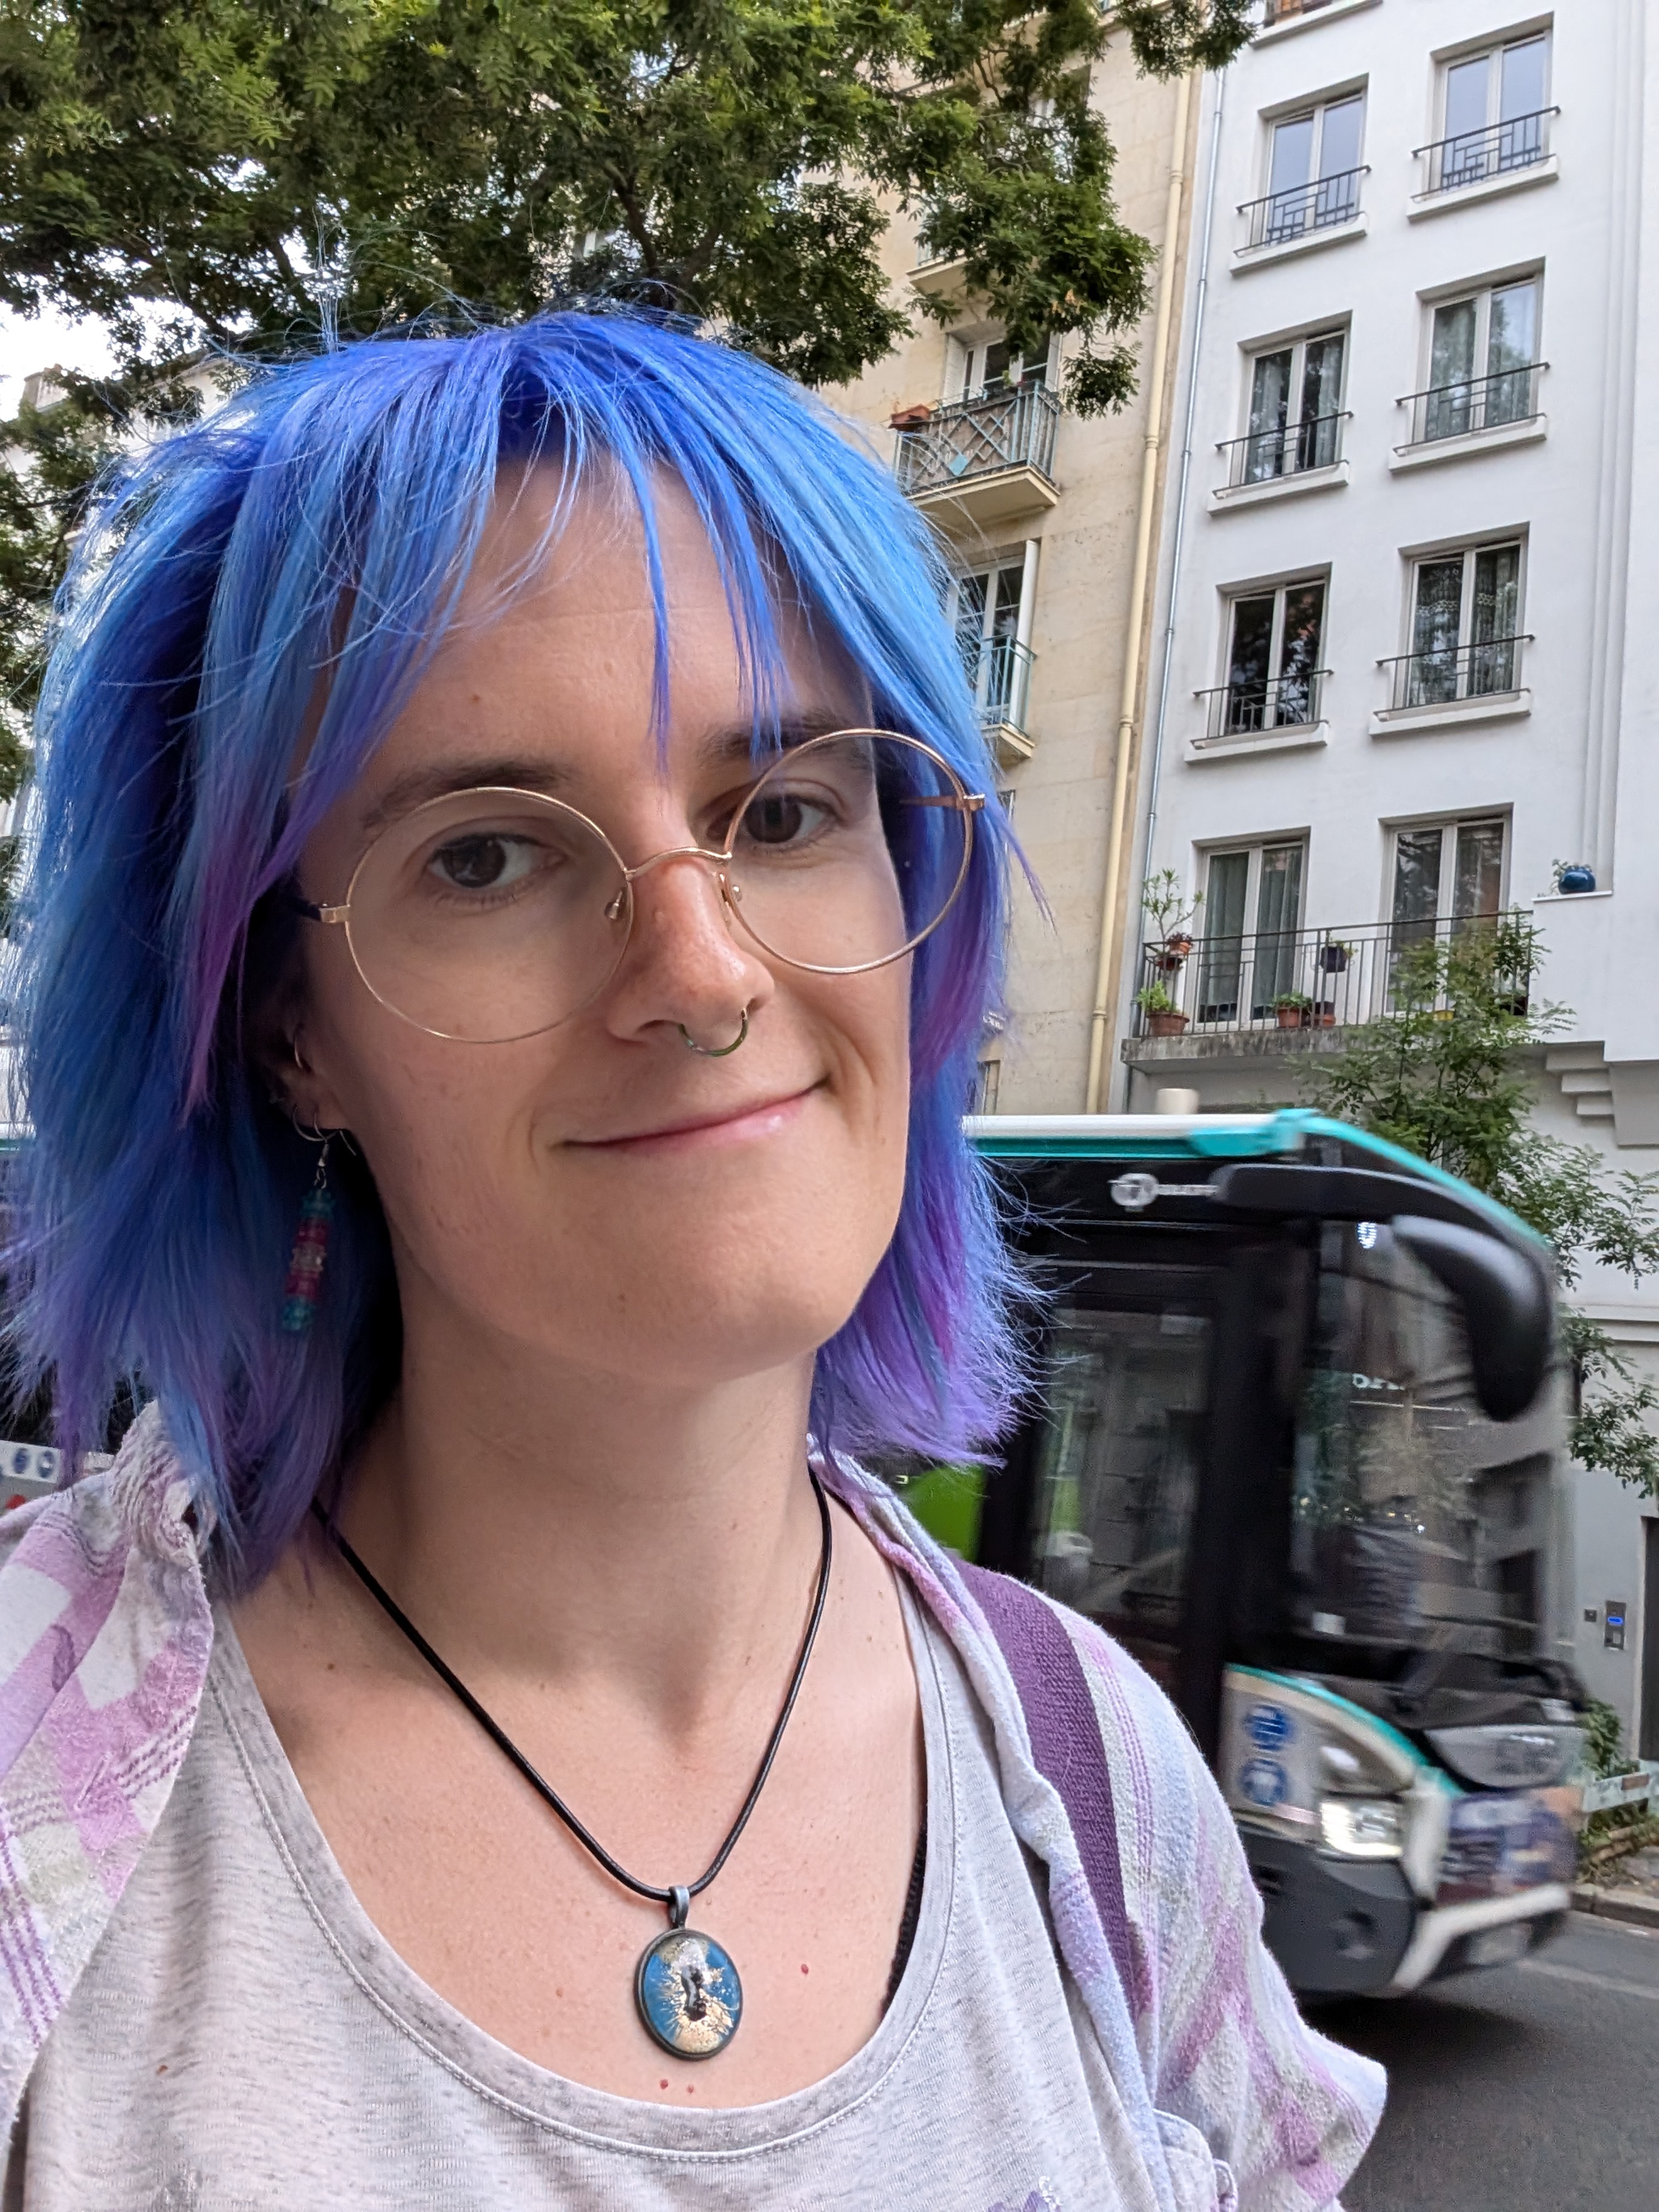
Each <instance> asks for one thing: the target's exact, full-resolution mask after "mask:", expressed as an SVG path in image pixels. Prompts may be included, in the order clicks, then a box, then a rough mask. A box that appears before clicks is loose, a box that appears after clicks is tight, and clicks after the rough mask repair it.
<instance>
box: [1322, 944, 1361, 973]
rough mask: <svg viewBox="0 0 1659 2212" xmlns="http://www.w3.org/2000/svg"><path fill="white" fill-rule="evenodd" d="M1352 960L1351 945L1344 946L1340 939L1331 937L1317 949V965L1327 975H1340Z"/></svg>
mask: <svg viewBox="0 0 1659 2212" xmlns="http://www.w3.org/2000/svg"><path fill="white" fill-rule="evenodd" d="M1352 958H1353V947H1352V945H1344V944H1343V942H1342V940H1341V939H1340V937H1333V938H1332V939H1330V940H1329V941H1328V943H1327V944H1324V945H1321V946H1320V948H1319V964H1320V966H1321V968H1322V969H1324V971H1325V973H1326V975H1342V974H1344V973H1345V972H1346V969H1347V965H1348V963H1349V961H1351V960H1352Z"/></svg>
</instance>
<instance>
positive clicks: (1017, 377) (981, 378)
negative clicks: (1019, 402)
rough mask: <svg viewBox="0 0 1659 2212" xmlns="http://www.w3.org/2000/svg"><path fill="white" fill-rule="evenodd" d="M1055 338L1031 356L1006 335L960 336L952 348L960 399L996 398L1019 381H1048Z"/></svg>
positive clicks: (954, 380)
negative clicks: (1015, 346) (1015, 345)
mask: <svg viewBox="0 0 1659 2212" xmlns="http://www.w3.org/2000/svg"><path fill="white" fill-rule="evenodd" d="M1053 343H1054V342H1053V340H1052V339H1050V340H1049V341H1048V343H1046V344H1045V345H1043V346H1042V348H1041V349H1039V350H1038V351H1037V352H1036V353H1034V354H1031V355H1030V356H1026V355H1024V354H1018V353H1016V352H1015V351H1014V349H1013V348H1012V346H1011V345H1010V344H1009V343H1008V341H1007V339H1006V338H989V337H987V338H976V339H972V340H969V339H965V338H959V339H957V340H956V341H955V343H954V344H953V346H952V349H951V380H952V383H953V386H955V387H956V388H955V389H953V391H952V392H951V398H956V399H994V398H998V397H999V396H1000V394H1001V393H1003V392H1012V390H1013V388H1014V386H1016V385H1017V384H1047V382H1048V365H1049V355H1050V353H1051V352H1052V350H1053Z"/></svg>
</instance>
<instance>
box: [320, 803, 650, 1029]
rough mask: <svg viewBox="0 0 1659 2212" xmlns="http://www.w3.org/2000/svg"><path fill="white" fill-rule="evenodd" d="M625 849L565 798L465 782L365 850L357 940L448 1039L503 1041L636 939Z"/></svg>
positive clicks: (538, 1021) (607, 972)
mask: <svg viewBox="0 0 1659 2212" xmlns="http://www.w3.org/2000/svg"><path fill="white" fill-rule="evenodd" d="M628 914H629V895H628V885H627V881H626V878H624V877H623V872H622V870H621V868H620V866H618V864H617V858H616V855H615V854H613V853H612V852H611V848H610V847H609V846H608V845H607V844H606V843H605V840H604V838H603V837H601V836H599V832H598V830H596V829H594V828H593V826H592V823H589V822H587V821H586V820H584V819H583V817H581V816H580V814H575V813H573V812H572V811H571V810H570V809H569V808H568V807H567V806H562V805H560V804H559V802H558V800H557V799H538V798H537V797H535V796H534V795H533V794H531V793H521V792H490V791H463V792H458V793H455V795H454V796H453V798H448V799H435V800H434V801H433V802H432V803H431V804H430V805H427V806H420V807H416V810H415V811H414V812H413V813H412V814H410V815H409V816H408V817H405V819H404V820H403V821H401V822H396V823H393V824H392V827H391V828H390V829H387V830H386V831H385V832H383V834H382V835H381V836H380V838H379V840H378V841H377V842H375V843H374V845H372V846H371V847H370V848H369V850H368V854H367V856H366V858H365V859H364V860H363V863H362V866H361V868H360V869H359V870H358V873H357V878H356V881H355V882H354V884H352V888H351V911H350V917H349V931H350V936H351V949H352V952H353V954H354V956H355V957H356V962H357V966H358V968H359V969H360V970H361V972H362V978H363V981H365V982H366V983H367V984H368V987H369V988H370V990H371V991H373V992H374V995H375V996H376V998H378V999H380V1000H382V1001H383V1002H384V1003H385V1004H386V1006H390V1007H392V1009H393V1011H394V1012H397V1013H399V1014H402V1015H403V1016H404V1018H405V1020H408V1021H411V1022H414V1023H416V1024H417V1025H418V1026H419V1027H420V1028H422V1029H424V1030H434V1031H435V1032H436V1034H437V1035H438V1036H447V1037H464V1038H466V1039H467V1040H469V1041H470V1042H474V1043H480V1044H500V1043H505V1042H507V1041H508V1040H509V1039H511V1038H513V1037H520V1036H535V1035H536V1034H537V1033H538V1031H540V1030H547V1029H551V1028H552V1027H553V1026H554V1024H556V1023H558V1022H562V1021H563V1020H564V1019H566V1018H567V1017H568V1016H569V1015H571V1014H574V1013H575V1012H577V1010H578V1009H579V1008H580V1007H582V1006H586V1004H587V1002H588V1000H590V999H592V997H593V995H594V994H595V993H596V992H598V991H600V990H602V989H603V988H604V987H605V983H606V982H607V981H609V979H610V977H611V974H612V972H613V971H614V969H615V968H616V965H617V961H618V960H619V959H620V958H621V957H622V951H623V944H624V943H625V941H626V939H627V935H628Z"/></svg>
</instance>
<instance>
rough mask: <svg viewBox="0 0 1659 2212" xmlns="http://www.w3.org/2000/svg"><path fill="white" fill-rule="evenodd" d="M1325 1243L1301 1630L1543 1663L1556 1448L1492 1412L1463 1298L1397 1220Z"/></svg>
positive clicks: (1304, 1492)
mask: <svg viewBox="0 0 1659 2212" xmlns="http://www.w3.org/2000/svg"><path fill="white" fill-rule="evenodd" d="M1322 1243H1323V1248H1324V1249H1322V1253H1321V1266H1320V1271H1319V1290H1318V1294H1317V1295H1318V1304H1319V1311H1318V1316H1317V1322H1316V1328H1315V1332H1314V1345H1313V1350H1312V1355H1311V1358H1310V1362H1309V1365H1308V1370H1307V1376H1306V1381H1305V1385H1304V1391H1303V1396H1302V1405H1301V1413H1300V1418H1299V1419H1298V1422H1297V1441H1296V1467H1295V1479H1294V1485H1293V1491H1292V1505H1291V1523H1292V1525H1291V1588H1290V1601H1291V1625H1292V1626H1294V1627H1295V1628H1296V1629H1297V1630H1299V1631H1301V1632H1303V1633H1304V1634H1305V1635H1310V1636H1315V1637H1322V1638H1341V1639H1345V1640H1346V1641H1348V1642H1350V1643H1358V1644H1364V1643H1370V1642H1375V1643H1378V1644H1389V1645H1393V1646H1399V1645H1402V1644H1403V1645H1407V1646H1409V1647H1411V1648H1413V1649H1415V1650H1436V1651H1455V1652H1467V1653H1475V1654H1480V1655H1481V1656H1485V1657H1487V1658H1492V1659H1512V1658H1513V1659H1520V1658H1526V1657H1529V1656H1531V1655H1532V1654H1533V1652H1534V1650H1535V1649H1536V1648H1537V1645H1538V1636H1539V1625H1540V1620H1541V1603H1542V1599H1543V1595H1544V1593H1543V1592H1542V1590H1541V1589H1540V1587H1539V1583H1540V1572H1539V1562H1540V1559H1541V1556H1542V1553H1543V1550H1544V1547H1545V1539H1546V1531H1545V1529H1544V1527H1543V1525H1542V1524H1543V1522H1544V1520H1545V1518H1546V1516H1547V1512H1548V1477H1549V1473H1550V1460H1549V1455H1548V1454H1547V1452H1541V1451H1534V1452H1532V1453H1530V1454H1528V1455H1521V1456H1518V1457H1517V1456H1516V1438H1515V1437H1513V1436H1511V1435H1510V1434H1508V1433H1506V1431H1504V1430H1501V1429H1498V1428H1496V1427H1494V1425H1492V1423H1491V1422H1490V1421H1487V1420H1486V1419H1484V1418H1483V1417H1482V1415H1481V1414H1480V1411H1479V1409H1478V1407H1477V1406H1476V1404H1475V1400H1474V1385H1473V1383H1472V1380H1471V1376H1470V1373H1469V1366H1468V1351H1467V1346H1466V1344H1465V1340H1464V1335H1463V1328H1462V1318H1461V1316H1460V1315H1459V1313H1458V1311H1457V1309H1456V1306H1455V1304H1454V1303H1453V1301H1452V1300H1451V1298H1450V1297H1449V1296H1448V1294H1447V1293H1446V1292H1445V1291H1443V1289H1442V1288H1441V1286H1440V1285H1439V1284H1438V1283H1437V1282H1436V1280H1435V1279H1434V1278H1433V1277H1432V1276H1431V1275H1430V1274H1429V1273H1428V1272H1427V1270H1426V1269H1425V1268H1424V1267H1422V1266H1420V1265H1419V1262H1418V1261H1416V1260H1415V1259H1414V1258H1413V1256H1412V1255H1410V1254H1409V1253H1408V1252H1407V1251H1406V1250H1405V1249H1403V1247H1401V1245H1399V1244H1398V1243H1396V1242H1395V1239H1394V1237H1393V1236H1392V1234H1391V1233H1390V1232H1389V1230H1388V1229H1387V1228H1385V1227H1376V1226H1373V1225H1370V1224H1365V1225H1362V1226H1361V1227H1360V1228H1358V1230H1356V1229H1355V1228H1354V1227H1352V1225H1332V1226H1330V1227H1328V1228H1327V1229H1326V1230H1325V1231H1324V1232H1323V1237H1322ZM1511 1427H1513V1425H1511ZM1528 1440H1529V1439H1528Z"/></svg>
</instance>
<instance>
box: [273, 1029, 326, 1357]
mask: <svg viewBox="0 0 1659 2212" xmlns="http://www.w3.org/2000/svg"><path fill="white" fill-rule="evenodd" d="M298 1057H299V1054H298V1053H297V1051H296V1052H295V1059H296V1060H297V1059H298ZM294 1127H295V1132H296V1133H298V1134H299V1135H300V1136H301V1137H304V1138H305V1139H306V1141H307V1143H308V1144H316V1145H320V1146H321V1147H322V1149H321V1151H320V1152H319V1153H318V1155H317V1178H316V1181H315V1182H313V1184H312V1186H311V1188H310V1189H309V1190H308V1191H307V1193H306V1194H305V1196H304V1198H303V1199H301V1201H300V1225H299V1227H298V1229H297V1230H296V1231H295V1235H294V1249H293V1251H292V1252H291V1253H290V1254H289V1261H288V1279H287V1281H286V1282H285V1283H284V1284H283V1334H285V1335H288V1336H304V1335H305V1334H306V1333H307V1330H308V1329H309V1328H310V1327H311V1324H312V1322H313V1319H314V1318H315V1316H316V1312H317V1302H318V1300H319V1298H320V1297H321V1296H322V1293H323V1267H324V1264H325V1261H326V1260H327V1258H328V1238H329V1231H330V1229H331V1225H332V1224H333V1220H334V1194H333V1192H332V1191H331V1190H330V1188H329V1187H328V1148H329V1146H330V1145H331V1143H332V1142H333V1140H334V1137H335V1135H336V1132H335V1131H334V1130H332V1129H328V1130H324V1129H318V1128H316V1127H314V1125H313V1127H312V1128H311V1129H309V1130H307V1129H305V1128H302V1127H301V1125H300V1123H299V1122H298V1121H295V1124H294Z"/></svg>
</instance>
